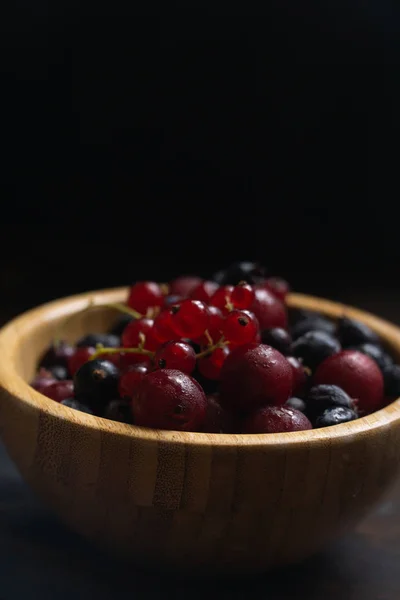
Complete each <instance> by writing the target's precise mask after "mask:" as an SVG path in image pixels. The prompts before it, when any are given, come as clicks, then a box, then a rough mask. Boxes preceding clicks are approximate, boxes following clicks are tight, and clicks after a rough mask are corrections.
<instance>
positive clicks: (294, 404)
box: [285, 396, 306, 413]
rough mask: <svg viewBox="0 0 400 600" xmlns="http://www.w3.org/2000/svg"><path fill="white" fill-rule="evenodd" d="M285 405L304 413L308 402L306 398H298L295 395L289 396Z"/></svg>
mask: <svg viewBox="0 0 400 600" xmlns="http://www.w3.org/2000/svg"><path fill="white" fill-rule="evenodd" d="M285 406H289V407H290V408H294V409H295V410H299V411H300V412H302V413H304V412H306V403H305V402H304V400H302V399H301V398H296V397H295V396H293V398H289V400H286V402H285Z"/></svg>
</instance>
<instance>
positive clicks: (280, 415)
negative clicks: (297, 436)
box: [243, 406, 312, 433]
mask: <svg viewBox="0 0 400 600" xmlns="http://www.w3.org/2000/svg"><path fill="white" fill-rule="evenodd" d="M307 429H312V425H311V423H310V421H309V420H308V419H307V417H306V416H305V415H304V414H303V413H302V412H300V411H299V410H296V409H294V408H291V407H289V406H266V407H264V408H260V409H258V410H257V411H255V412H254V413H252V414H251V415H250V416H249V417H248V418H247V419H246V421H245V423H244V426H243V433H283V432H285V431H304V430H307Z"/></svg>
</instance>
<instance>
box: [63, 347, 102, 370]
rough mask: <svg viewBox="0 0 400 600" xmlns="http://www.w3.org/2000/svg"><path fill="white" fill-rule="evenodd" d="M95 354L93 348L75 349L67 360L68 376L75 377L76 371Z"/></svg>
mask: <svg viewBox="0 0 400 600" xmlns="http://www.w3.org/2000/svg"><path fill="white" fill-rule="evenodd" d="M95 352H96V349H95V348H92V347H90V346H86V347H82V348H77V349H76V350H75V352H74V354H73V355H72V356H71V357H70V358H69V360H68V371H69V373H70V375H75V373H76V372H77V370H78V369H80V368H81V366H82V365H83V364H85V362H87V361H88V360H89V359H90V357H91V356H93V354H94V353H95Z"/></svg>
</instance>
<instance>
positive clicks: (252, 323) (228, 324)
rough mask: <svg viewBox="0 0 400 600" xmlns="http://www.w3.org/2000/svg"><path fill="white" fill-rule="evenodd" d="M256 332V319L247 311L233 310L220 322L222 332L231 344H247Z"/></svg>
mask: <svg viewBox="0 0 400 600" xmlns="http://www.w3.org/2000/svg"><path fill="white" fill-rule="evenodd" d="M258 332H259V327H258V321H257V319H256V318H255V316H254V315H253V314H252V313H251V312H249V311H245V310H233V311H232V312H230V313H229V314H228V315H227V316H226V317H225V320H224V322H223V323H222V334H223V335H224V336H225V338H226V339H227V340H228V341H229V342H232V343H233V344H248V343H249V342H252V341H253V340H254V338H255V337H256V335H257V333H258Z"/></svg>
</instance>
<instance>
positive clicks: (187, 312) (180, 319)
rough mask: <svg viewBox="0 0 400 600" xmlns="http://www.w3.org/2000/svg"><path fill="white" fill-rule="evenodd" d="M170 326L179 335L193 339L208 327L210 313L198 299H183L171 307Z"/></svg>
mask: <svg viewBox="0 0 400 600" xmlns="http://www.w3.org/2000/svg"><path fill="white" fill-rule="evenodd" d="M171 313H172V317H171V326H172V328H173V330H174V331H175V333H176V334H177V335H179V336H180V337H184V338H189V339H191V340H194V339H196V338H198V337H200V336H201V335H202V334H203V333H204V332H205V330H206V329H207V328H208V325H209V322H210V313H209V312H208V308H207V306H206V305H205V304H204V303H203V302H200V300H184V301H183V302H181V304H175V305H174V306H173V307H172V308H171Z"/></svg>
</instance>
